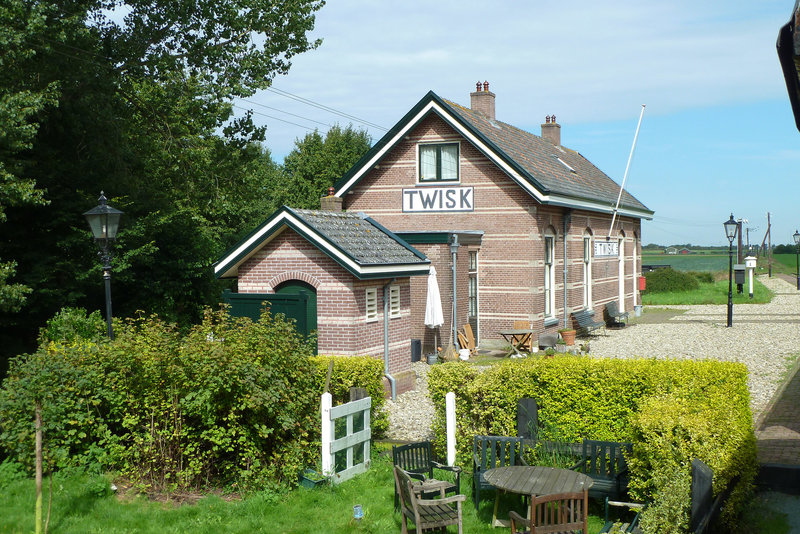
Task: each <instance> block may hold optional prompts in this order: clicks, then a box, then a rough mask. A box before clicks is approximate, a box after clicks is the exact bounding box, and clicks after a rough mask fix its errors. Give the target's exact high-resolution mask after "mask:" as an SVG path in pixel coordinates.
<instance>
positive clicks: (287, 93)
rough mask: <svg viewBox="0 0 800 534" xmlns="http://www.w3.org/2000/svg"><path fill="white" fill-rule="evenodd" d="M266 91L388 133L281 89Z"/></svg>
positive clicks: (382, 128) (378, 126) (269, 88)
mask: <svg viewBox="0 0 800 534" xmlns="http://www.w3.org/2000/svg"><path fill="white" fill-rule="evenodd" d="M267 91H271V92H273V93H275V94H277V95H280V96H283V97H285V98H291V99H292V100H296V101H298V102H300V103H303V104H306V105H308V106H313V107H315V108H317V109H321V110H323V111H327V112H329V113H334V114H336V115H339V116H340V117H344V118H346V119H350V120H353V121H356V122H358V123H360V124H364V125H366V126H369V127H371V128H377V129H379V130H383V131H384V132H388V131H389V128H384V127H383V126H381V125H379V124H375V123H374V122H370V121H367V120H364V119H360V118H358V117H356V116H355V115H350V114H349V113H345V112H343V111H339V110H338V109H334V108H332V107H330V106H326V105H324V104H320V103H318V102H314V101H313V100H310V99H308V98H304V97H302V96H298V95H295V94H292V93H290V92H289V91H283V90H281V89H276V88H274V87H267Z"/></svg>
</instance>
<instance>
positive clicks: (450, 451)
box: [444, 391, 456, 466]
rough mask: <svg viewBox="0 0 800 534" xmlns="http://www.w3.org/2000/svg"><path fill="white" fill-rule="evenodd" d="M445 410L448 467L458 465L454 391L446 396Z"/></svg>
mask: <svg viewBox="0 0 800 534" xmlns="http://www.w3.org/2000/svg"><path fill="white" fill-rule="evenodd" d="M444 409H445V414H446V416H447V425H446V428H447V465H449V466H453V465H455V463H456V394H455V393H453V392H452V391H449V392H447V394H446V395H445V396H444Z"/></svg>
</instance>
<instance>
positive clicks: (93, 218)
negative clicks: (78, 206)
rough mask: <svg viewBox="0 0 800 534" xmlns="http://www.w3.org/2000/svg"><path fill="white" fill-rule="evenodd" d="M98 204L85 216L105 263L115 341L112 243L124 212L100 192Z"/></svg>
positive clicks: (108, 318) (108, 309) (108, 315)
mask: <svg viewBox="0 0 800 534" xmlns="http://www.w3.org/2000/svg"><path fill="white" fill-rule="evenodd" d="M97 200H98V204H97V206H95V207H94V208H92V209H90V210H89V211H87V212H86V213H84V214H83V216H84V217H86V220H87V221H88V222H89V228H91V229H92V235H94V239H95V241H96V242H97V246H98V247H100V252H98V253H97V255H98V256H100V261H101V262H102V263H103V280H105V284H106V323H108V337H109V339H114V331H113V330H112V329H111V249H110V245H111V243H112V242H113V241H114V240H115V239H116V238H117V230H118V229H119V218H120V217H121V216H122V212H121V211H119V210H118V209H114V208H112V207H111V206H108V205H107V204H106V201H107V199H106V197H105V195H104V194H103V192H102V191H100V198H99V199H97Z"/></svg>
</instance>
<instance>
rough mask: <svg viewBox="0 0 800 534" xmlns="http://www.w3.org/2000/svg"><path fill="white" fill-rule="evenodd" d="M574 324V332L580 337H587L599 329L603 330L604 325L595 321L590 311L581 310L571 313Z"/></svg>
mask: <svg viewBox="0 0 800 534" xmlns="http://www.w3.org/2000/svg"><path fill="white" fill-rule="evenodd" d="M572 316H573V317H574V318H575V322H576V323H577V325H578V328H576V330H577V331H578V332H579V333H580V334H582V335H589V334H590V333H592V332H593V331H595V330H598V329H600V328H602V329H605V327H606V323H605V322H604V321H595V320H594V317H593V314H592V312H591V311H590V310H581V311H578V312H572Z"/></svg>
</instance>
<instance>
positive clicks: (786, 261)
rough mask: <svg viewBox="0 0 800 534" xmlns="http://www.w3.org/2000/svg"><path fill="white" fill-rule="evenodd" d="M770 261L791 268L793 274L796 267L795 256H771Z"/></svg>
mask: <svg viewBox="0 0 800 534" xmlns="http://www.w3.org/2000/svg"><path fill="white" fill-rule="evenodd" d="M772 259H773V260H774V261H776V262H778V263H782V264H783V265H785V266H787V267H791V269H792V272H794V269H795V267H796V266H797V255H795V254H773V255H772Z"/></svg>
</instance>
